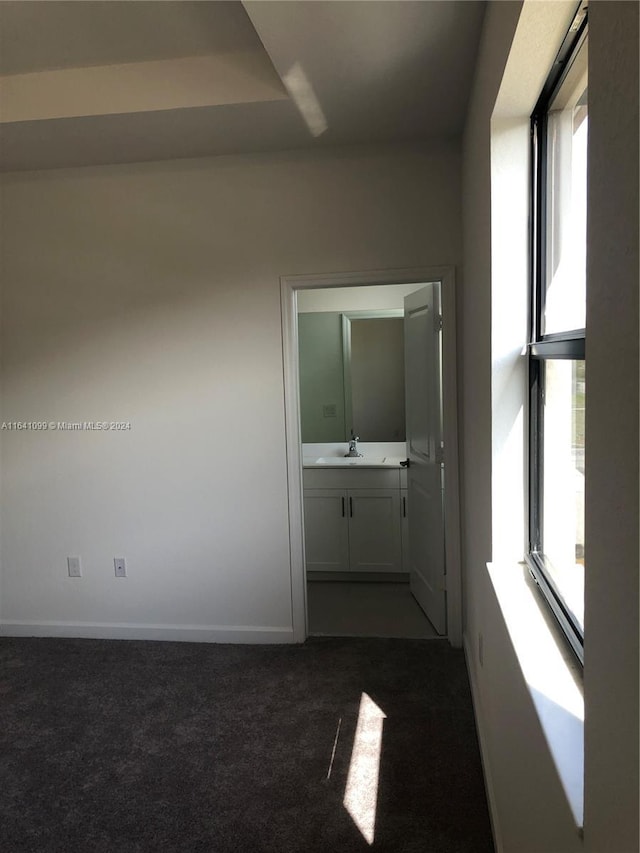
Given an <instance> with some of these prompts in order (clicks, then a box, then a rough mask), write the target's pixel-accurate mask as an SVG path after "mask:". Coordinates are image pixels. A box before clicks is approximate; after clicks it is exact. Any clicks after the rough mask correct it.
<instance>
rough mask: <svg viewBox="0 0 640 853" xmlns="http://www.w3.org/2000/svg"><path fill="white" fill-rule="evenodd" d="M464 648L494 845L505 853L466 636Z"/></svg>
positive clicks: (471, 659) (482, 715) (498, 850)
mask: <svg viewBox="0 0 640 853" xmlns="http://www.w3.org/2000/svg"><path fill="white" fill-rule="evenodd" d="M462 645H463V648H464V657H465V661H466V663H467V673H468V674H469V684H470V685H471V698H472V700H473V711H474V715H475V718H476V731H477V732H478V743H479V744H480V758H481V760H482V771H483V774H484V785H485V789H486V791H487V800H488V802H489V816H490V818H491V829H492V832H493V843H494V846H495V848H496V853H503V851H504V847H503V844H502V834H501V832H500V820H499V817H498V809H497V806H496V798H495V793H494V787H493V780H492V776H491V762H490V759H489V750H488V746H487V734H486V722H485V719H484V714H483V710H482V703H481V702H480V691H479V690H478V684H477V681H476V672H475V667H474V665H473V655H472V652H471V646H470V645H469V638H468V637H467V635H466V634H464V636H463V638H462Z"/></svg>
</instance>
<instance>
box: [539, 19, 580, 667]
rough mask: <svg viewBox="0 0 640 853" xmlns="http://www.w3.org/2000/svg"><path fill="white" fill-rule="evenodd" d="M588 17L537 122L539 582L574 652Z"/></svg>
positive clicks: (567, 46) (574, 33) (553, 77)
mask: <svg viewBox="0 0 640 853" xmlns="http://www.w3.org/2000/svg"><path fill="white" fill-rule="evenodd" d="M587 50H588V33H587V19H586V9H581V11H580V13H579V15H578V16H577V18H576V20H575V21H574V23H573V25H572V27H571V29H570V31H569V34H568V36H567V38H566V39H565V41H564V43H563V45H562V48H561V50H560V53H559V55H558V58H557V59H556V62H555V63H554V66H553V69H552V71H551V74H550V75H549V78H548V80H547V82H546V84H545V87H544V89H543V92H542V95H541V96H540V99H539V101H538V103H537V105H536V108H535V110H534V113H533V115H532V119H531V128H532V134H531V135H532V146H533V153H532V166H533V168H532V183H533V186H532V217H531V221H532V229H533V234H532V241H531V242H532V264H531V266H532V276H531V279H532V294H531V338H530V342H529V347H528V352H529V384H530V395H531V396H530V465H529V474H530V477H529V482H530V495H529V554H528V563H529V567H530V570H531V573H532V575H533V577H534V579H535V580H536V582H537V583H538V585H539V587H540V589H541V591H542V593H543V594H544V596H545V597H546V599H547V601H548V603H549V605H550V607H551V609H552V610H553V612H554V613H555V615H556V617H557V618H558V621H559V622H560V625H561V627H562V629H563V630H564V632H565V634H566V635H567V638H568V639H569V642H570V643H571V646H572V647H573V649H574V651H575V653H576V654H577V656H578V657H579V659H580V660H581V661H582V660H583V642H584V573H585V552H584V459H585V434H584V412H585V395H586V378H585V360H584V359H585V355H584V351H585V325H586V318H585V307H586V222H587V132H588V101H587V93H588V88H587Z"/></svg>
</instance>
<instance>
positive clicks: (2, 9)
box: [0, 0, 485, 171]
mask: <svg viewBox="0 0 640 853" xmlns="http://www.w3.org/2000/svg"><path fill="white" fill-rule="evenodd" d="M484 6H485V4H484V3H483V2H465V0H461V1H460V2H459V0H442V2H436V1H435V0H422V1H420V0H418V2H406V0H395V2H367V0H365V2H356V0H343V2H323V0H320V2H308V0H300V2H265V0H257V2H245V3H240V2H218V1H216V2H190V0H183V2H175V0H168V2H164V0H163V1H162V2H156V0H150V2H147V0H145V2H138V0H114V2H112V0H107V2H102V0H97V2H94V1H93V0H91V2H84V0H72V1H71V2H70V0H62V2H60V1H59V0H44V2H39V0H36V2H22V0H18V2H13V0H5V2H0V168H1V169H3V170H5V171H6V170H12V169H36V168H52V167H59V166H68V165H88V164H98V163H117V162H132V161H137V160H156V159H171V158H176V157H197V156H206V155H211V154H221V153H238V152H248V151H268V150H277V149H291V148H303V147H314V146H325V145H335V144H349V143H360V142H384V141H399V140H409V139H425V138H430V137H452V136H456V135H458V134H459V133H460V132H461V130H462V126H463V122H464V116H465V111H466V105H467V101H468V97H469V92H470V87H471V81H472V76H473V70H474V65H475V57H476V53H477V46H478V41H479V37H480V29H481V25H482V17H483V14H484Z"/></svg>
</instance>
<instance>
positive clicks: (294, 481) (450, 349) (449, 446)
mask: <svg viewBox="0 0 640 853" xmlns="http://www.w3.org/2000/svg"><path fill="white" fill-rule="evenodd" d="M435 281H439V282H441V285H442V288H441V293H442V315H443V326H442V361H443V364H442V397H443V439H444V519H445V521H444V535H445V560H446V566H447V576H446V577H447V637H448V639H449V642H450V643H451V645H452V646H456V647H461V646H462V567H461V561H460V497H459V495H460V488H459V473H458V471H459V469H458V393H457V372H456V360H457V359H456V356H457V345H456V292H455V291H456V288H455V268H454V267H453V266H439V267H418V268H412V269H390V270H372V271H367V272H347V273H318V274H311V275H293V276H281V278H280V300H281V309H282V356H283V368H284V415H285V441H286V458H287V490H288V504H289V562H290V571H291V617H292V626H293V641H294V642H295V643H302V642H304V641H305V640H306V638H307V636H308V629H307V601H306V599H307V583H306V568H305V559H304V515H303V486H302V452H301V451H302V435H301V431H300V385H299V365H298V298H297V294H298V291H300V290H318V289H320V288H327V287H335V288H337V287H368V286H371V285H393V284H428V283H430V282H435Z"/></svg>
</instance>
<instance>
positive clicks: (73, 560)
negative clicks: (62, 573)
mask: <svg viewBox="0 0 640 853" xmlns="http://www.w3.org/2000/svg"><path fill="white" fill-rule="evenodd" d="M67 569H68V571H69V577H70V578H81V577H82V566H81V565H80V557H67Z"/></svg>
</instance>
